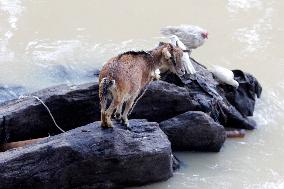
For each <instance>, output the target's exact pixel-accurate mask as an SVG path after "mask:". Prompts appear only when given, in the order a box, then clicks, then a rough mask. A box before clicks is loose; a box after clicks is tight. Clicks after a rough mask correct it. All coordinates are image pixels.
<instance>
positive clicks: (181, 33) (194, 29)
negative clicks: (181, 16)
mask: <svg viewBox="0 0 284 189" xmlns="http://www.w3.org/2000/svg"><path fill="white" fill-rule="evenodd" d="M160 31H161V34H163V35H165V36H171V35H176V36H177V37H178V38H179V39H180V40H181V41H182V42H183V43H184V44H185V46H186V47H187V48H188V49H196V48H197V47H200V46H201V45H203V44H204V42H205V39H207V38H208V32H207V31H206V30H205V29H203V28H201V27H199V26H193V25H180V26H167V27H164V28H161V30H160Z"/></svg>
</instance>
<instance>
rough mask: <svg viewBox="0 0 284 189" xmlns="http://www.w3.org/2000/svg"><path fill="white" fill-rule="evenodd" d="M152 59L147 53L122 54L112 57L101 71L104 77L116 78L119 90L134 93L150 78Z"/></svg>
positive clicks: (101, 75) (101, 76)
mask: <svg viewBox="0 0 284 189" xmlns="http://www.w3.org/2000/svg"><path fill="white" fill-rule="evenodd" d="M150 61H151V59H149V58H148V57H147V56H145V54H142V53H141V54H138V53H137V52H136V54H131V53H129V54H127V53H126V54H122V55H119V56H117V57H114V58H112V59H110V60H109V61H108V62H107V63H106V64H105V65H104V66H103V68H102V70H101V72H100V81H101V80H102V78H105V77H106V78H108V79H110V80H115V83H116V86H117V92H120V93H128V94H133V93H135V92H137V91H138V90H139V89H142V88H143V87H144V86H145V85H146V84H147V83H148V82H149V80H150V73H149V72H150V71H149V70H150V68H149V65H151V62H150Z"/></svg>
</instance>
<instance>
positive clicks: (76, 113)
mask: <svg viewBox="0 0 284 189" xmlns="http://www.w3.org/2000/svg"><path fill="white" fill-rule="evenodd" d="M32 96H37V97H39V98H40V99H41V100H42V101H43V102H44V103H45V104H46V105H47V106H48V107H49V109H50V111H51V112H52V115H53V116H54V118H55V120H56V122H57V123H58V125H59V126H60V127H61V128H62V129H63V130H70V129H73V128H76V127H79V126H82V125H86V124H88V123H91V122H94V121H98V120H99V119H100V108H99V97H98V85H97V84H96V83H93V84H84V85H78V86H67V85H59V86H56V87H51V88H47V89H44V90H41V91H38V92H36V93H33V94H31V95H29V97H28V98H23V99H18V100H12V101H8V102H5V103H2V104H1V105H0V137H1V138H0V140H1V142H2V143H3V142H14V141H21V140H28V139H31V138H41V137H45V136H48V135H49V134H50V135H54V134H58V133H60V131H59V130H58V129H57V128H56V127H55V125H54V123H53V122H52V119H51V117H50V115H49V114H48V112H47V110H46V109H45V107H44V106H43V105H42V104H41V103H40V102H39V101H38V100H37V99H35V98H33V97H32Z"/></svg>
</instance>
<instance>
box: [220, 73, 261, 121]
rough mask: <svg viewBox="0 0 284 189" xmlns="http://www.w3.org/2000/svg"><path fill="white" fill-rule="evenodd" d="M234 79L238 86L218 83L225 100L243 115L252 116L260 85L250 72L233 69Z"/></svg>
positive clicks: (259, 92)
mask: <svg viewBox="0 0 284 189" xmlns="http://www.w3.org/2000/svg"><path fill="white" fill-rule="evenodd" d="M233 73H234V77H235V80H237V81H238V82H239V87H238V88H237V89H235V88H234V87H231V86H229V85H220V86H221V88H223V90H224V94H225V96H226V98H227V100H228V101H229V102H230V103H231V104H232V105H233V106H234V107H235V108H236V109H237V110H238V111H239V112H240V113H241V114H242V115H243V116H252V115H253V112H254V107H255V101H256V97H257V98H260V95H261V92H262V87H261V86H260V84H259V82H258V81H257V80H256V78H255V77H253V76H252V75H251V74H248V73H244V72H243V71H241V70H233Z"/></svg>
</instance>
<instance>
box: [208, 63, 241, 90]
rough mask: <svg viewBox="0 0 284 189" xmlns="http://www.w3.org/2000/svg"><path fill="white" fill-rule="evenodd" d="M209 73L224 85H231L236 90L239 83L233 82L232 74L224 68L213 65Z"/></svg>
mask: <svg viewBox="0 0 284 189" xmlns="http://www.w3.org/2000/svg"><path fill="white" fill-rule="evenodd" d="M210 72H211V73H212V74H213V75H214V76H215V77H216V78H217V79H218V80H220V81H221V82H223V83H226V84H228V85H232V86H234V87H236V88H238V87H239V83H238V82H237V81H236V80H234V73H233V72H232V71H231V70H229V69H227V68H224V67H221V66H217V65H214V66H213V68H212V69H210Z"/></svg>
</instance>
